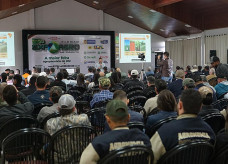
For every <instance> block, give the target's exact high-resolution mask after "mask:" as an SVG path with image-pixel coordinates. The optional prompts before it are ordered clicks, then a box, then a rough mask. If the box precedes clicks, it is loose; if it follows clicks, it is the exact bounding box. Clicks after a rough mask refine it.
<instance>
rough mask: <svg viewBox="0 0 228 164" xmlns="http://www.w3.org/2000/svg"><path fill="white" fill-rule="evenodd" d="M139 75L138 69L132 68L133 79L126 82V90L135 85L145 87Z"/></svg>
mask: <svg viewBox="0 0 228 164" xmlns="http://www.w3.org/2000/svg"><path fill="white" fill-rule="evenodd" d="M138 75H139V72H138V71H137V70H132V71H131V78H132V79H131V80H129V81H128V82H126V84H125V85H124V91H127V89H128V88H129V87H133V86H141V87H142V88H144V84H143V82H141V81H139V80H138Z"/></svg>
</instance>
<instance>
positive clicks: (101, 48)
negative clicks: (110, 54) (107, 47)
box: [94, 45, 104, 50]
mask: <svg viewBox="0 0 228 164" xmlns="http://www.w3.org/2000/svg"><path fill="white" fill-rule="evenodd" d="M94 49H95V50H103V49H104V47H103V46H102V45H96V46H94Z"/></svg>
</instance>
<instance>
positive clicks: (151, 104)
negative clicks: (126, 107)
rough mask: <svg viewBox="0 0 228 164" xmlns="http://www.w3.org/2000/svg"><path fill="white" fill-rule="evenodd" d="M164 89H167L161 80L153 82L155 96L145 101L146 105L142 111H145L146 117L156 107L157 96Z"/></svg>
mask: <svg viewBox="0 0 228 164" xmlns="http://www.w3.org/2000/svg"><path fill="white" fill-rule="evenodd" d="M165 89H167V84H166V82H165V81H164V80H162V79H157V80H155V92H156V94H157V95H156V96H155V97H152V98H150V99H148V100H147V101H146V103H145V105H144V109H145V111H146V114H147V115H148V114H149V113H150V112H152V111H153V110H154V109H155V108H156V107H157V99H158V95H159V93H160V92H161V91H163V90H165Z"/></svg>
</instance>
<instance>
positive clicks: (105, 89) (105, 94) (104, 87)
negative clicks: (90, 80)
mask: <svg viewBox="0 0 228 164" xmlns="http://www.w3.org/2000/svg"><path fill="white" fill-rule="evenodd" d="M98 81H99V88H100V90H101V92H99V93H96V94H94V95H93V99H92V100H91V101H90V106H91V108H93V107H94V105H95V104H96V103H98V102H100V101H104V100H108V99H112V98H113V93H112V92H110V91H109V87H110V86H111V82H110V80H109V78H107V77H101V78H99V79H98Z"/></svg>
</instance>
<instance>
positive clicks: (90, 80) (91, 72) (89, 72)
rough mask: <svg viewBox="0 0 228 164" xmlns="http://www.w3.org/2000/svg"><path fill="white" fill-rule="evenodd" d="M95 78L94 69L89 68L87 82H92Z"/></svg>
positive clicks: (86, 76)
mask: <svg viewBox="0 0 228 164" xmlns="http://www.w3.org/2000/svg"><path fill="white" fill-rule="evenodd" d="M93 76H94V73H93V68H92V67H89V68H88V73H87V74H85V79H86V81H88V82H92V80H93Z"/></svg>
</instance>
